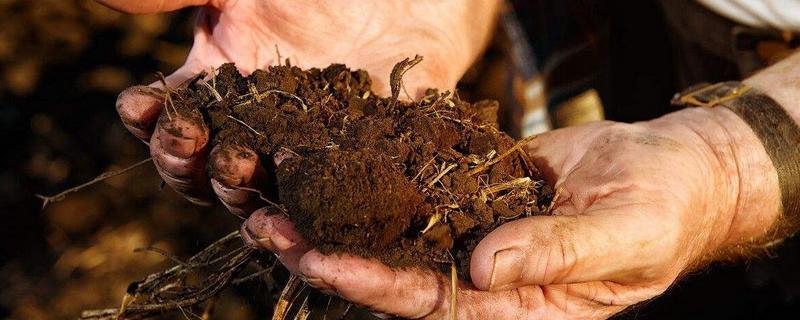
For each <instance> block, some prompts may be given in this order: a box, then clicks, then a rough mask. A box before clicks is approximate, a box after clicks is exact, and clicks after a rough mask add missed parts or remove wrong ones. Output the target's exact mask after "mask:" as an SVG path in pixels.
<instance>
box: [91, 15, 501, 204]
mask: <svg viewBox="0 0 800 320" xmlns="http://www.w3.org/2000/svg"><path fill="white" fill-rule="evenodd" d="M98 1H99V2H101V3H103V4H105V5H107V6H109V7H111V8H114V9H117V10H120V11H124V12H128V13H137V14H143V13H156V12H167V11H171V10H177V9H180V8H183V7H189V6H204V7H203V8H202V10H201V13H200V15H199V17H198V19H197V23H196V26H195V34H194V45H193V46H192V49H191V51H190V53H189V56H188V57H187V58H186V63H185V64H184V65H183V66H182V67H181V68H179V69H178V70H177V71H175V72H174V73H173V74H171V75H169V76H168V77H166V83H167V85H168V86H170V87H175V86H178V85H180V84H181V83H182V82H183V81H185V80H187V79H189V78H190V77H192V76H193V75H195V74H197V73H199V72H201V71H210V70H212V69H213V68H215V67H218V66H219V65H221V64H223V63H226V62H234V63H236V66H237V67H238V68H239V69H240V70H241V71H242V72H244V73H249V72H252V71H253V70H256V69H259V68H265V67H267V66H269V65H275V64H278V63H279V62H278V57H277V52H276V46H277V49H278V50H279V51H280V54H281V55H282V56H283V57H284V58H289V59H290V60H291V63H292V64H293V65H297V66H300V67H303V68H310V67H325V66H327V65H329V64H331V63H345V64H347V65H348V66H349V67H351V68H354V69H356V68H362V69H365V70H367V71H368V72H369V73H370V75H372V83H373V90H374V91H375V92H376V93H378V94H382V95H386V94H387V93H388V85H387V83H388V79H389V73H390V71H391V68H392V67H393V66H394V64H395V63H397V62H399V61H401V60H403V59H404V58H406V57H413V56H414V55H415V54H419V55H422V56H423V57H424V58H425V60H424V61H423V62H422V63H420V64H419V65H418V66H416V67H415V68H414V70H413V71H411V72H409V73H408V74H407V76H406V77H405V79H404V80H405V83H406V84H408V85H407V87H406V88H407V89H408V91H409V92H411V94H419V93H421V91H422V90H423V89H425V88H440V89H448V88H454V87H455V84H456V82H457V81H458V79H459V78H460V77H461V75H462V74H463V73H464V72H465V71H466V69H467V68H468V67H469V65H470V63H471V62H472V61H473V60H474V59H475V58H476V56H477V55H478V54H479V53H480V51H481V50H482V48H483V46H484V45H485V43H486V42H487V39H488V36H489V31H490V29H491V27H492V24H493V23H492V20H493V19H494V12H495V9H496V6H497V2H498V1H496V0H484V1H473V2H470V5H465V4H464V3H463V2H462V1H460V0H447V1H415V2H407V1H399V0H398V1H358V2H350V1H257V0H238V1H236V0H179V1H163V0H141V1H126V0H98ZM163 96H164V94H163V91H162V90H161V84H160V83H154V84H153V85H151V86H149V87H148V86H136V87H131V88H128V89H127V90H125V91H124V92H122V93H121V94H120V95H119V97H118V99H117V110H118V112H119V114H120V117H121V118H122V122H123V123H124V124H125V126H126V127H127V128H128V129H129V130H130V131H131V132H132V133H133V134H134V135H136V136H137V137H139V138H140V139H142V140H144V141H146V142H149V143H150V152H151V154H152V156H153V160H154V162H155V163H156V166H157V168H158V171H159V173H160V174H161V176H162V177H163V178H164V181H166V183H167V184H168V185H170V186H171V187H172V188H174V189H175V190H176V191H178V192H180V193H181V194H183V195H184V196H186V198H188V199H189V200H190V201H192V202H194V203H198V204H208V203H210V201H211V199H212V198H213V196H212V195H213V193H216V195H217V196H218V197H219V198H220V200H222V202H223V203H224V204H225V205H226V206H227V207H228V208H230V209H231V210H232V211H234V212H235V213H249V212H251V211H252V210H253V209H255V208H256V207H257V206H259V203H258V202H257V201H258V196H257V195H255V194H252V193H251V192H249V191H246V190H242V189H240V188H242V187H245V188H254V187H255V186H260V185H262V184H259V181H264V175H265V170H264V168H262V166H261V164H260V163H259V161H258V157H257V156H256V154H255V153H254V152H252V151H251V150H247V149H244V148H238V149H237V148H234V147H223V148H217V149H215V150H211V152H210V154H209V152H208V150H207V146H208V139H209V135H208V132H209V130H208V128H207V127H206V126H205V125H203V124H202V123H198V122H195V121H191V120H190V119H184V118H181V117H175V118H174V119H161V120H159V116H160V115H161V110H162V108H163ZM209 161H210V166H208V167H209V168H210V170H211V171H212V172H210V175H211V176H212V177H213V178H211V179H209V178H208V176H209V173H207V171H206V168H207V165H206V164H207V162H209ZM212 189H213V192H212Z"/></svg>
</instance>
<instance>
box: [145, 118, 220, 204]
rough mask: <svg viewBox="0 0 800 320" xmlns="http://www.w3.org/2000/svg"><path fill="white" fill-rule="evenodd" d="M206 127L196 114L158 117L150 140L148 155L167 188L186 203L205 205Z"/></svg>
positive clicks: (208, 192) (207, 192) (208, 190)
mask: <svg viewBox="0 0 800 320" xmlns="http://www.w3.org/2000/svg"><path fill="white" fill-rule="evenodd" d="M208 139H209V137H208V128H207V127H206V125H205V123H204V122H203V119H202V117H201V116H200V115H195V114H179V113H176V112H173V113H172V114H171V115H169V116H168V115H167V114H166V113H165V114H162V115H161V117H160V120H159V121H158V124H157V125H156V128H155V132H154V133H153V136H152V137H151V139H150V155H151V156H152V157H153V162H155V164H156V169H158V173H159V174H161V177H162V178H163V179H164V182H166V183H167V184H168V185H169V186H170V187H172V188H173V189H174V190H175V191H177V192H178V193H180V194H182V195H183V196H184V197H186V198H187V199H188V200H189V201H191V202H193V203H195V204H199V205H209V204H210V199H211V197H210V195H211V194H212V192H211V188H210V186H209V180H208V177H207V175H206V162H207V159H206V157H207V155H206V153H207V146H208Z"/></svg>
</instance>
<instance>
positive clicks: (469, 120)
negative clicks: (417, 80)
mask: <svg viewBox="0 0 800 320" xmlns="http://www.w3.org/2000/svg"><path fill="white" fill-rule="evenodd" d="M416 62H418V59H415V60H408V59H407V60H405V61H403V62H401V63H399V64H398V65H397V66H396V67H395V70H394V71H393V73H392V75H391V87H392V97H378V96H376V95H375V94H374V93H372V92H371V91H370V84H371V81H370V77H369V75H368V74H367V73H366V72H365V71H362V70H356V71H352V70H350V69H348V68H347V67H346V66H344V65H339V64H334V65H331V66H329V67H327V68H325V69H316V68H315V69H309V70H302V69H300V68H298V67H294V66H291V65H290V64H289V62H288V61H287V62H286V64H285V65H280V66H271V67H269V68H268V69H267V70H257V71H255V72H253V73H252V74H251V75H249V76H246V77H245V76H242V75H241V74H240V73H239V72H238V71H237V70H236V68H235V67H234V65H233V64H225V65H222V66H221V67H220V68H219V69H218V71H217V72H216V74H214V75H210V76H209V75H206V74H200V75H198V76H196V77H195V78H193V79H192V80H190V81H188V82H187V83H185V84H184V85H182V86H181V87H178V88H172V89H170V90H168V94H167V100H168V101H167V107H166V108H165V111H164V114H163V115H162V120H166V119H169V118H170V117H171V114H176V113H179V114H182V115H183V116H189V117H193V118H194V119H196V120H197V121H204V122H205V123H206V124H207V125H208V126H209V128H211V135H212V140H211V143H212V145H224V144H232V145H240V146H245V147H248V148H250V149H252V150H255V151H256V152H257V153H258V155H259V156H260V157H261V160H262V162H263V163H264V164H265V165H267V166H272V164H273V157H275V156H276V155H278V157H279V158H281V159H285V160H283V161H281V162H280V163H279V164H278V165H277V167H275V168H272V169H273V170H274V171H275V173H276V174H275V175H274V179H273V181H271V182H270V183H271V184H272V185H271V186H270V187H271V188H272V189H273V190H275V191H277V194H275V192H271V193H269V194H270V195H271V196H273V199H272V200H273V201H274V202H276V203H279V205H280V206H281V207H282V208H281V209H282V210H285V212H286V213H287V214H288V215H289V217H290V218H291V220H292V221H293V222H294V223H295V225H296V228H297V230H298V231H299V232H300V233H301V234H302V235H303V237H304V238H305V239H306V240H307V241H309V242H310V243H311V244H313V245H314V246H316V247H317V248H318V249H319V250H321V251H322V252H323V253H335V252H343V253H350V254H355V255H358V256H362V257H366V258H376V259H378V260H380V261H382V262H383V263H386V264H388V265H390V266H396V267H406V266H423V267H433V268H437V269H441V268H449V266H450V263H451V262H455V263H456V265H457V267H458V272H459V275H460V276H462V277H465V278H466V277H468V275H469V256H470V253H471V252H472V249H474V247H475V246H476V245H477V243H478V241H480V239H481V238H483V237H484V236H485V235H486V234H488V233H489V232H490V231H492V230H493V229H495V228H496V227H497V226H499V225H500V224H502V223H504V222H507V221H509V220H513V219H518V218H521V217H525V216H530V215H538V214H544V213H545V212H546V211H547V208H548V205H549V203H550V201H551V200H552V189H551V188H550V187H549V186H547V185H546V184H545V183H544V182H543V181H542V180H541V178H540V176H539V173H538V171H537V170H536V168H535V167H533V166H532V164H531V163H530V161H528V159H527V155H526V154H525V152H523V151H522V149H521V148H520V146H521V145H520V144H519V143H517V142H515V141H514V140H513V139H511V138H510V137H509V136H507V135H506V134H504V133H502V132H500V131H499V130H498V129H497V123H496V119H497V116H496V112H497V109H498V105H497V103H496V102H492V101H481V102H477V103H474V104H470V103H467V102H464V101H461V100H460V99H459V98H458V96H457V95H454V94H451V93H450V92H444V93H442V92H438V91H437V90H435V89H429V90H428V91H427V93H426V95H425V96H424V97H423V98H421V99H419V100H417V101H402V100H399V99H398V96H399V95H400V91H401V90H400V89H401V77H402V74H403V73H404V72H405V71H406V70H407V69H408V68H409V67H410V66H413V64H415V63H416ZM275 196H277V198H275ZM276 212H277V211H276Z"/></svg>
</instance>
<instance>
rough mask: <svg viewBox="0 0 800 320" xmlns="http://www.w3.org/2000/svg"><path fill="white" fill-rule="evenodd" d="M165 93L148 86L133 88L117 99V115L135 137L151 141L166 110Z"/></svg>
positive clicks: (126, 90) (123, 92)
mask: <svg viewBox="0 0 800 320" xmlns="http://www.w3.org/2000/svg"><path fill="white" fill-rule="evenodd" d="M163 101H164V92H163V91H162V90H160V89H158V88H153V87H148V86H133V87H130V88H128V89H125V91H122V93H120V94H119V96H118V97H117V103H116V107H117V113H119V117H120V119H121V120H122V123H123V124H124V125H125V128H127V129H128V131H130V132H131V133H132V134H133V135H134V136H136V137H137V138H139V139H142V140H145V141H149V140H150V136H151V135H152V134H153V130H154V129H155V125H156V120H158V117H159V115H161V110H162V109H163V108H164V105H163Z"/></svg>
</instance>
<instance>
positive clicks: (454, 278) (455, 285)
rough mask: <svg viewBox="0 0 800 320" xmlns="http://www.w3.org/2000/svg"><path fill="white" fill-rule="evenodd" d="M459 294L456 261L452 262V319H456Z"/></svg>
mask: <svg viewBox="0 0 800 320" xmlns="http://www.w3.org/2000/svg"><path fill="white" fill-rule="evenodd" d="M457 296H458V276H457V270H456V263H455V262H451V263H450V320H456V312H457V310H458V309H457V308H456V302H457V299H458V298H457Z"/></svg>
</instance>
